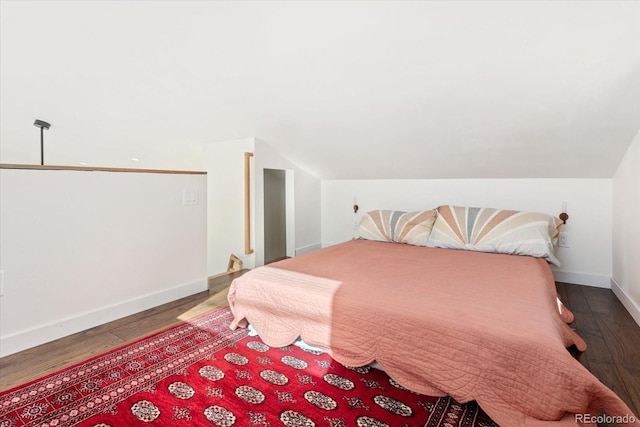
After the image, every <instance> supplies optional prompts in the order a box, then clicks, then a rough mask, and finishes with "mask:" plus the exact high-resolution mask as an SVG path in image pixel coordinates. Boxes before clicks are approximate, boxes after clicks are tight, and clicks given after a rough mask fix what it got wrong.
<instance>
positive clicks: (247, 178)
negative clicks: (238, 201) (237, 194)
mask: <svg viewBox="0 0 640 427" xmlns="http://www.w3.org/2000/svg"><path fill="white" fill-rule="evenodd" d="M252 157H253V153H249V152H245V153H244V253H245V254H246V255H249V254H252V253H253V249H252V248H251V158H252Z"/></svg>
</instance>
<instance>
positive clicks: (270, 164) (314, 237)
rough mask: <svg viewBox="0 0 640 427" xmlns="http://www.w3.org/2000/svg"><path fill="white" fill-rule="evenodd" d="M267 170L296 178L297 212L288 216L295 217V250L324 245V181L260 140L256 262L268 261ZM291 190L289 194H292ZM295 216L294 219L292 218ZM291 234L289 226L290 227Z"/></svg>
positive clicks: (258, 152) (256, 197) (289, 178)
mask: <svg viewBox="0 0 640 427" xmlns="http://www.w3.org/2000/svg"><path fill="white" fill-rule="evenodd" d="M264 169H282V170H286V171H287V177H286V179H287V182H288V185H290V183H291V181H293V193H294V194H293V198H294V200H293V212H291V210H288V212H287V216H288V219H287V221H289V220H290V219H293V220H294V228H295V229H294V236H290V235H288V236H287V239H288V240H289V239H291V238H292V237H293V244H294V251H293V253H291V254H292V255H296V254H297V255H299V254H301V253H305V252H308V251H311V250H314V249H318V248H320V247H321V233H320V227H321V225H320V215H321V192H320V191H321V185H320V180H319V179H318V178H316V177H314V176H313V175H311V174H309V173H307V172H306V171H305V170H304V169H302V168H300V167H298V166H297V165H295V164H293V163H291V162H290V161H289V160H287V159H286V158H284V157H282V155H281V154H280V153H279V152H278V151H276V150H274V149H273V148H272V147H271V146H270V145H269V144H267V143H266V142H264V141H261V140H259V139H256V152H255V170H256V173H255V174H254V177H255V181H254V184H255V207H256V209H255V231H256V233H255V239H256V240H255V251H256V265H263V264H264V191H263V188H264V183H263V181H264V173H263V170H264ZM290 190H291V188H289V189H288V191H287V197H289V195H290V193H291V191H290ZM288 203H289V202H288ZM291 216H293V218H290V217H291ZM287 233H288V234H290V233H289V227H288V228H287Z"/></svg>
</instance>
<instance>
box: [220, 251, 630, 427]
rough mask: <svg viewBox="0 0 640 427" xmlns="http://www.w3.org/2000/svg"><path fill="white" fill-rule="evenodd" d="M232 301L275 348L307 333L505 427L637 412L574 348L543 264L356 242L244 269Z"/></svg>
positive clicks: (340, 356) (237, 321) (346, 359)
mask: <svg viewBox="0 0 640 427" xmlns="http://www.w3.org/2000/svg"><path fill="white" fill-rule="evenodd" d="M229 303H230V307H231V310H232V312H233V314H234V321H233V322H232V325H231V327H232V328H236V327H239V326H246V325H247V324H248V323H251V324H252V325H253V327H255V329H256V331H257V332H258V334H259V335H260V337H261V339H262V340H264V342H265V343H267V344H269V345H272V346H284V345H289V344H292V343H293V342H295V341H296V339H298V338H301V339H302V340H304V341H305V342H306V343H308V344H310V345H313V346H315V347H318V348H321V349H323V350H325V351H327V352H329V353H330V354H331V355H332V357H333V358H334V359H336V360H337V361H338V362H340V363H342V364H345V365H347V366H363V365H365V364H369V363H371V362H373V361H377V362H378V363H379V364H380V365H381V366H382V367H383V368H384V370H385V371H386V372H387V373H388V374H389V375H390V376H391V377H392V378H393V379H394V380H396V381H397V382H398V383H399V384H401V385H403V386H404V387H406V388H408V389H410V390H413V391H415V392H418V393H422V394H427V395H431V396H440V395H450V396H452V397H453V398H455V399H456V400H458V401H459V402H467V401H470V400H476V401H477V402H478V403H479V405H480V406H481V407H482V408H483V409H484V410H485V411H486V412H487V414H489V416H491V417H492V418H493V419H494V420H495V421H496V422H497V423H498V424H500V425H503V426H547V425H574V426H575V425H576V418H575V414H593V415H598V414H601V413H606V414H608V415H612V416H625V415H626V416H627V417H629V415H630V414H631V415H632V412H631V411H630V410H629V408H628V407H627V406H626V405H625V404H624V403H623V402H622V401H621V400H620V398H619V397H618V396H616V395H615V394H614V393H613V392H612V391H611V390H609V389H608V388H607V387H606V386H604V385H603V384H602V383H600V382H599V381H598V380H597V379H596V378H595V377H594V376H593V375H592V374H591V373H590V372H589V371H588V370H586V369H585V368H584V367H583V366H582V365H581V364H580V363H579V362H578V361H576V360H575V359H574V358H573V357H572V356H571V354H570V353H569V352H568V351H567V349H566V347H568V346H571V345H575V346H576V347H577V348H578V349H580V350H584V349H585V348H586V344H585V342H584V341H583V340H582V338H580V337H579V336H578V335H577V334H576V333H575V332H574V331H573V330H571V328H570V327H569V326H568V325H567V323H568V322H571V321H572V320H573V315H572V314H571V312H570V311H569V310H567V309H566V308H564V307H563V306H562V305H558V303H557V296H556V290H555V282H554V280H553V275H552V273H551V270H550V269H549V266H548V265H547V263H546V262H545V261H544V260H542V259H538V258H532V257H527V256H516V255H502V254H487V253H479V252H470V251H460V250H449V249H436V248H426V247H418V246H410V245H404V244H397V243H385V242H374V241H367V240H353V241H350V242H346V243H343V244H340V245H336V246H332V247H329V248H326V249H323V250H320V251H316V252H313V253H310V254H307V255H303V256H300V257H296V258H292V259H289V260H285V261H281V262H279V263H275V264H271V265H270V266H265V267H260V268H258V269H255V270H253V271H251V272H248V273H246V274H245V275H243V276H242V277H241V278H239V279H236V280H235V281H234V282H233V283H232V285H231V288H230V291H229ZM631 425H640V423H638V422H637V421H636V422H635V423H633V424H631Z"/></svg>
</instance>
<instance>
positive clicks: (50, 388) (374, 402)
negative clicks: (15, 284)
mask: <svg viewBox="0 0 640 427" xmlns="http://www.w3.org/2000/svg"><path fill="white" fill-rule="evenodd" d="M231 318H232V316H231V313H230V311H229V309H221V310H218V311H214V312H211V313H209V314H206V315H204V316H201V317H199V318H197V319H194V320H192V321H190V322H188V323H184V324H181V325H179V326H176V327H173V328H171V329H169V330H166V331H164V332H160V333H158V334H155V335H152V336H150V337H147V338H144V339H142V340H140V341H137V342H135V343H133V344H130V345H127V346H124V347H121V348H119V349H117V350H114V351H111V352H109V353H106V354H104V355H102V356H98V357H95V358H93V359H90V360H88V361H86V362H83V363H80V364H78V365H75V366H73V367H70V368H67V369H64V370H62V371H60V372H57V373H55V374H52V375H49V376H47V377H45V378H42V379H39V380H36V381H33V382H31V383H29V384H26V385H24V386H21V387H17V388H15V389H12V390H8V391H6V392H3V393H0V405H1V406H0V427H14V426H15V427H18V426H40V427H48V426H91V427H108V426H112V427H116V426H143V425H147V426H148V425H156V426H242V427H244V426H261V427H267V426H269V427H276V426H286V427H289V426H296V427H312V426H327V427H347V426H356V427H377V426H388V427H401V426H402V427H404V426H407V427H408V426H416V427H495V426H496V424H494V423H493V422H492V421H491V420H490V419H489V418H488V417H487V416H486V415H485V414H484V413H483V412H482V410H480V409H479V408H478V406H477V405H476V404H475V403H468V404H459V403H457V402H456V401H454V400H453V399H451V398H437V397H429V396H423V395H419V394H415V393H412V392H410V391H408V390H406V389H404V388H402V387H401V386H400V385H399V384H397V383H395V382H394V381H393V380H392V379H390V378H389V377H388V376H387V375H386V374H385V373H384V372H382V371H379V370H376V369H370V368H368V367H364V368H346V367H344V366H342V365H340V364H338V363H337V362H335V361H334V360H333V359H331V357H329V356H328V355H327V354H323V353H318V352H313V351H305V350H302V349H300V348H298V347H296V346H288V347H283V348H272V347H269V346H267V345H266V344H264V343H263V342H262V341H260V339H259V338H257V337H250V336H247V332H246V331H245V330H236V331H231V330H229V328H228V325H229V323H230V321H231Z"/></svg>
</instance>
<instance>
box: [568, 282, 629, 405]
mask: <svg viewBox="0 0 640 427" xmlns="http://www.w3.org/2000/svg"><path fill="white" fill-rule="evenodd" d="M556 287H557V289H558V294H559V295H560V299H561V300H562V302H563V303H564V304H565V305H566V306H567V307H568V308H569V309H570V310H571V311H573V314H574V315H575V321H574V322H573V324H572V327H573V328H574V329H575V330H576V332H578V334H579V335H580V336H581V337H582V338H584V340H585V341H586V342H587V346H588V347H587V350H586V351H585V352H583V353H577V354H576V358H577V359H578V360H579V361H580V363H582V364H583V365H584V366H585V367H586V368H587V369H589V370H590V371H591V372H592V373H593V374H594V375H595V376H596V377H597V378H598V379H599V380H600V381H602V383H604V384H605V385H607V386H608V387H609V388H610V389H611V390H613V391H614V392H616V394H618V396H620V397H621V398H622V400H624V401H625V402H626V403H627V405H628V406H629V408H631V410H632V411H633V412H634V413H635V415H639V414H640V326H638V324H637V323H636V322H635V321H634V320H633V318H632V317H631V315H630V314H629V312H628V311H627V310H626V309H625V308H624V306H623V305H622V303H621V302H620V301H619V300H618V298H617V297H616V296H615V295H614V294H613V292H612V291H611V290H610V289H601V288H594V287H590V286H577V285H568V284H565V283H557V284H556Z"/></svg>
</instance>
